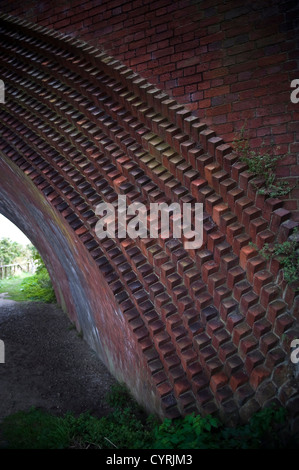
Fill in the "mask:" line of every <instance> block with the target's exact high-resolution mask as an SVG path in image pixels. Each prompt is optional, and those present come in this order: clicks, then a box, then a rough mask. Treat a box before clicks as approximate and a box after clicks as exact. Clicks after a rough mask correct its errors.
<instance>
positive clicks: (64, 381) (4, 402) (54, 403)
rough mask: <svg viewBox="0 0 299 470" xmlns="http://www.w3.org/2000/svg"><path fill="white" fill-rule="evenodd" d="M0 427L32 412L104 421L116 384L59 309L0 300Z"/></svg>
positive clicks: (2, 298)
mask: <svg viewBox="0 0 299 470" xmlns="http://www.w3.org/2000/svg"><path fill="white" fill-rule="evenodd" d="M0 339H1V340H3V341H4V344H5V363H4V364H2V363H0V422H1V420H2V419H3V418H4V417H5V416H7V415H9V414H11V413H15V412H17V411H19V410H28V409H29V408H30V407H31V406H35V407H38V408H41V409H44V410H48V411H50V412H51V413H55V414H58V415H60V414H64V413H65V412H67V411H71V412H73V413H74V414H76V415H77V414H79V413H82V412H85V411H89V412H91V413H92V414H93V415H95V416H103V415H105V414H107V413H108V412H109V411H110V409H109V406H108V405H107V404H106V403H105V400H104V397H105V395H106V393H107V391H108V390H109V389H110V387H111V385H112V384H114V383H115V379H114V378H113V377H112V376H111V374H110V373H109V372H108V370H107V369H106V367H105V366H104V365H103V364H102V363H101V361H100V360H99V359H98V357H97V356H96V354H95V353H94V352H93V351H92V350H91V348H90V347H89V346H88V345H87V343H85V341H84V340H83V339H81V337H80V336H79V335H78V333H77V331H76V330H75V329H74V328H73V326H72V324H71V323H70V321H69V319H68V318H67V316H66V315H65V314H64V313H63V312H62V310H61V309H60V308H59V307H58V306H57V305H53V304H51V305H48V304H43V303H40V302H14V301H12V300H9V299H6V295H5V294H1V296H0Z"/></svg>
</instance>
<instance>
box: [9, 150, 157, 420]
mask: <svg viewBox="0 0 299 470" xmlns="http://www.w3.org/2000/svg"><path fill="white" fill-rule="evenodd" d="M0 168H1V172H0V213H1V214H2V215H4V217H6V218H7V219H9V220H10V221H11V222H12V223H13V224H15V225H16V226H17V227H18V228H19V229H20V230H21V231H22V232H23V233H24V234H25V235H26V236H27V238H28V239H29V240H30V241H31V243H32V244H33V245H34V246H35V247H36V248H37V250H38V252H39V253H40V254H41V257H42V259H43V260H44V262H45V265H46V267H47V270H48V272H49V275H50V278H51V280H52V283H53V287H54V290H55V294H56V298H57V302H58V305H60V306H61V308H62V309H63V311H64V312H65V313H66V314H67V315H68V317H69V319H70V320H71V321H72V322H73V323H74V324H75V325H76V328H77V330H78V331H80V332H82V334H83V338H84V339H85V340H86V341H87V343H88V344H89V345H90V346H91V347H92V349H93V350H94V351H95V352H96V353H97V355H98V357H99V358H100V360H101V361H102V362H103V363H104V364H105V365H106V366H107V368H108V370H109V371H110V372H111V373H112V375H113V376H114V377H115V378H116V379H117V380H118V381H120V382H124V383H126V384H127V386H128V387H129V388H130V389H131V391H132V393H133V395H135V397H136V398H137V399H138V400H139V402H141V403H142V404H143V405H144V406H145V408H146V409H148V411H156V412H157V410H158V413H159V409H158V407H157V402H155V398H154V393H153V392H152V391H151V385H150V382H149V378H148V377H147V374H146V369H145V367H144V363H142V360H143V358H142V357H140V355H139V354H138V349H137V347H136V342H135V338H134V337H133V335H132V334H131V331H130V330H129V329H128V327H127V325H126V322H125V319H124V317H123V314H122V312H121V310H120V308H119V306H118V305H117V303H116V301H115V298H114V296H113V294H112V293H111V292H110V290H109V289H108V288H107V285H105V284H106V283H105V280H104V278H103V276H102V275H101V272H100V271H99V269H98V266H97V264H96V263H95V262H94V260H93V259H92V258H91V257H89V256H87V253H86V249H85V247H84V244H83V243H81V242H80V240H78V237H77V236H76V234H75V233H74V231H73V230H71V228H70V227H69V225H68V224H66V223H65V220H64V219H63V217H61V216H60V215H59V213H57V212H56V211H55V210H54V209H53V207H52V206H51V204H50V203H49V201H48V200H47V199H46V198H45V197H43V195H42V194H41V192H40V191H39V190H38V189H37V188H36V186H35V185H34V184H33V182H32V181H31V180H30V178H28V177H27V176H26V175H25V174H24V173H23V172H22V171H21V170H20V169H19V168H18V167H17V166H16V165H15V164H14V163H13V162H11V161H10V160H9V159H8V158H6V157H5V156H4V155H3V154H1V159H0ZM153 398H154V399H153Z"/></svg>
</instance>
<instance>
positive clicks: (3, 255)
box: [0, 237, 33, 266]
mask: <svg viewBox="0 0 299 470" xmlns="http://www.w3.org/2000/svg"><path fill="white" fill-rule="evenodd" d="M30 246H32V245H27V246H26V247H24V246H23V245H21V244H20V243H17V242H14V241H12V240H10V238H7V237H3V238H1V239H0V266H3V265H6V264H16V263H20V262H22V261H24V260H26V261H27V260H31V259H32V258H33V253H32V251H31V248H30Z"/></svg>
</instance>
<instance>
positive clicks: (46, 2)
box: [0, 0, 299, 221]
mask: <svg viewBox="0 0 299 470" xmlns="http://www.w3.org/2000/svg"><path fill="white" fill-rule="evenodd" d="M298 8H299V5H298V2H297V1H294V0H264V1H263V2H252V1H250V0H246V1H244V0H229V1H226V2H223V1H222V0H71V1H70V0H64V1H60V0H40V1H39V2H36V1H35V0H23V1H22V2H19V1H16V0H10V1H9V2H7V1H5V0H2V1H1V0H0V11H2V12H5V13H9V14H11V15H14V16H17V17H21V18H26V19H27V20H28V21H31V22H33V23H37V24H39V25H41V26H46V27H49V28H53V29H55V30H58V31H61V32H63V33H68V34H70V35H71V36H72V37H77V38H80V39H83V40H86V41H88V42H90V43H91V44H93V45H95V46H96V47H99V48H100V49H103V50H104V51H105V52H107V53H108V54H110V55H112V56H113V57H116V58H117V59H119V60H121V61H123V62H124V63H125V64H126V65H127V66H128V67H131V68H132V69H133V70H134V71H135V72H137V73H141V74H142V75H143V76H144V77H145V78H147V79H148V80H150V81H151V82H152V83H155V85H156V86H157V87H158V88H159V89H161V90H164V91H167V93H168V94H169V95H170V96H172V97H173V98H174V99H176V100H178V102H179V103H181V104H184V105H185V106H187V108H188V109H189V110H192V111H193V112H194V113H195V115H196V116H197V117H199V118H200V119H203V120H204V122H206V123H207V124H208V125H209V126H211V128H212V129H213V130H215V131H216V132H217V134H219V135H221V136H222V137H223V138H224V139H225V141H226V142H228V143H230V142H231V141H232V140H233V139H234V137H235V134H236V133H237V132H238V130H239V129H240V128H241V126H243V125H244V124H245V125H246V128H247V129H248V135H249V139H250V146H251V148H255V149H259V148H261V146H262V144H263V143H264V144H265V145H271V144H274V149H275V150H274V152H277V153H279V154H280V155H282V158H281V160H279V161H278V167H277V175H278V176H279V177H282V178H284V179H288V180H289V182H290V184H291V186H292V187H293V186H294V189H293V190H292V191H291V192H290V193H289V194H288V195H287V198H286V199H287V202H286V208H287V209H288V210H291V211H292V214H293V218H294V219H295V220H297V221H298V220H299V206H298V201H299V189H298V185H297V186H296V181H297V182H298V176H299V160H298V130H297V129H298V103H292V102H291V91H292V89H291V82H292V80H294V79H298V78H299V76H298V49H299V41H298V21H297V17H298Z"/></svg>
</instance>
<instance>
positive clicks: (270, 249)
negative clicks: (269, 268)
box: [260, 228, 299, 283]
mask: <svg viewBox="0 0 299 470" xmlns="http://www.w3.org/2000/svg"><path fill="white" fill-rule="evenodd" d="M293 235H294V237H293V239H289V240H287V241H285V242H283V243H274V244H269V243H266V244H265V245H264V246H263V248H262V249H261V250H260V254H261V255H262V256H263V257H264V258H265V259H268V260H270V259H272V258H277V259H278V260H279V261H280V263H281V264H282V267H283V274H284V279H285V280H286V281H287V282H288V283H291V282H296V281H299V246H298V241H297V235H298V228H295V229H294V231H293Z"/></svg>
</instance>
